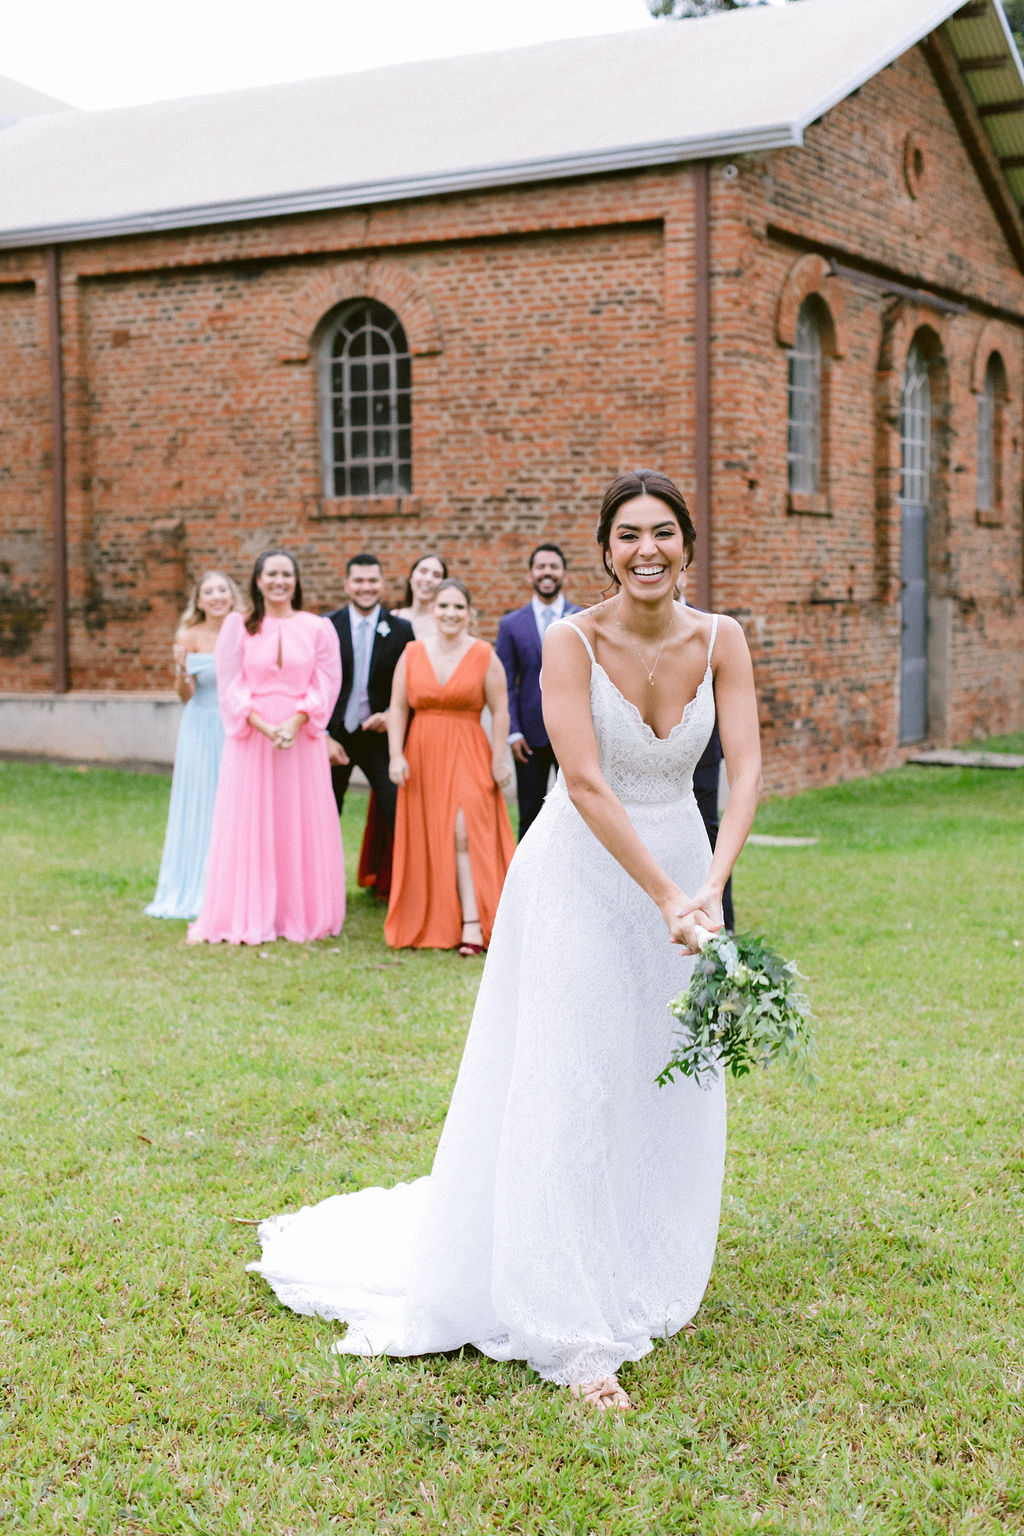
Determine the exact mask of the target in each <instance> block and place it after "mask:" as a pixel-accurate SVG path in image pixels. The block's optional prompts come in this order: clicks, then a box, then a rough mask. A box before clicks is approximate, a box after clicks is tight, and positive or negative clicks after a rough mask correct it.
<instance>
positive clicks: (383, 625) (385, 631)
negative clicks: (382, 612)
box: [377, 619, 391, 640]
mask: <svg viewBox="0 0 1024 1536" xmlns="http://www.w3.org/2000/svg"><path fill="white" fill-rule="evenodd" d="M377 633H378V635H380V637H381V639H382V640H383V639H385V638H386V637H387V636H388V635H390V633H391V625H390V624H389V623H388V622H387V620H386V619H381V621H380V623H379V624H378V625H377Z"/></svg>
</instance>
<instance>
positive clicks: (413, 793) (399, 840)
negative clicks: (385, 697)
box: [384, 640, 515, 949]
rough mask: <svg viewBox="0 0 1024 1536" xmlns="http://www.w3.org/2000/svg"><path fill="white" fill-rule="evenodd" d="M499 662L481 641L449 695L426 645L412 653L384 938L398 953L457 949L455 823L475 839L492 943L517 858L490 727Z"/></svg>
mask: <svg viewBox="0 0 1024 1536" xmlns="http://www.w3.org/2000/svg"><path fill="white" fill-rule="evenodd" d="M493 654H494V652H493V650H492V648H491V646H489V645H488V644H487V642H486V641H484V640H476V641H474V643H473V645H471V646H470V648H469V650H468V651H467V652H466V654H465V655H464V656H463V657H462V660H461V661H460V662H459V664H458V666H457V667H456V668H455V671H454V672H453V673H452V675H451V677H450V678H449V679H448V681H447V682H446V683H445V684H444V686H443V687H442V686H441V684H440V683H439V682H438V681H437V678H436V676H435V675H434V669H433V667H432V666H431V664H430V658H429V656H428V655H427V650H426V647H425V645H424V644H423V642H422V640H414V641H413V642H412V644H411V645H407V646H406V648H405V679H406V689H407V692H408V695H409V707H410V708H411V709H412V710H414V711H415V713H414V715H413V719H412V724H411V725H410V727H409V735H408V738H407V740H406V744H405V757H406V761H407V763H408V764H409V779H408V782H407V783H406V784H403V785H402V786H401V787H400V789H399V791H398V811H397V815H396V819H395V859H394V868H393V872H392V877H391V897H390V900H389V902H388V915H387V921H386V922H385V924H384V937H385V939H386V941H387V943H388V944H389V945H390V946H391V948H392V949H407V948H410V949H455V948H457V947H458V945H459V943H460V942H461V940H462V912H461V909H460V907H459V895H458V889H457V887H456V884H455V816H456V812H457V811H459V810H460V809H461V811H462V814H463V816H464V818H465V822H466V832H467V834H468V837H469V860H470V866H471V868H472V871H473V887H474V890H475V892H476V901H477V909H478V911H479V914H480V925H481V927H482V928H483V935H484V943H485V944H488V943H490V938H491V928H492V926H493V924H494V914H495V912H496V911H497V909H498V898H499V897H500V895H501V887H502V885H503V884H504V881H505V872H506V870H507V869H508V866H509V863H510V861H511V859H512V854H513V851H514V847H515V845H514V842H513V839H512V825H511V823H510V821H509V819H508V810H507V808H506V805H505V800H504V797H503V796H502V793H501V790H500V789H499V788H498V786H497V785H496V784H495V782H494V779H493V778H492V776H491V744H490V742H489V741H488V740H487V735H486V733H485V731H484V728H483V726H482V725H481V724H480V712H481V710H482V709H483V707H484V678H485V677H486V675H487V667H488V665H489V663H490V660H491V657H492V655H493Z"/></svg>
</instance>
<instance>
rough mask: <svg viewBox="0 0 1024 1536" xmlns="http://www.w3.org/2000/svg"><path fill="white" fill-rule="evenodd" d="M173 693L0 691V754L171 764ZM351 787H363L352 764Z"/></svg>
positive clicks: (177, 716) (175, 720) (176, 707)
mask: <svg viewBox="0 0 1024 1536" xmlns="http://www.w3.org/2000/svg"><path fill="white" fill-rule="evenodd" d="M184 708H185V706H184V704H183V703H182V702H181V700H180V699H179V698H178V695H177V694H176V693H84V692H83V693H0V756H4V757H23V758H35V759H39V758H43V759H47V760H49V759H52V760H53V761H54V762H72V763H108V764H110V766H111V767H129V768H131V767H137V768H157V769H159V768H166V769H170V768H171V767H172V766H173V764H174V749H175V746H176V745H177V741H178V726H179V725H180V723H181V712H182V710H183V709H184ZM349 782H350V785H351V787H352V788H353V789H364V790H365V789H369V787H370V786H369V785H368V784H367V782H366V779H365V778H364V777H363V775H362V773H361V772H360V771H359V769H358V768H354V769H353V770H352V778H351V780H350V781H349Z"/></svg>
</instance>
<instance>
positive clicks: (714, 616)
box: [573, 613, 718, 667]
mask: <svg viewBox="0 0 1024 1536" xmlns="http://www.w3.org/2000/svg"><path fill="white" fill-rule="evenodd" d="M575 627H576V626H575V625H573V628H574V629H575ZM717 634H718V614H717V613H713V614H712V615H711V639H710V640H709V641H708V666H709V667H710V665H711V652H712V651H713V650H714V648H715V636H716V635H717ZM587 649H588V650H589V649H590V647H589V646H588V647H587Z"/></svg>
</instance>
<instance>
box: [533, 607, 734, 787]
mask: <svg viewBox="0 0 1024 1536" xmlns="http://www.w3.org/2000/svg"><path fill="white" fill-rule="evenodd" d="M559 622H560V623H562V624H567V625H568V626H569V628H570V629H574V630H575V631H576V633H577V635H579V637H580V639H581V640H582V642H583V644H584V645H585V646H586V648H587V654H588V655H589V657H590V664H591V671H590V707H591V711H592V713H593V717H594V731H595V734H596V736H597V751H598V760H599V762H600V764H601V772H602V774H603V775H604V778H605V781H606V783H607V784H608V787H609V788H610V789H611V791H612V793H613V794H615V795H617V796H618V798H619V799H620V800H621V801H622V803H623V804H624V805H650V804H662V803H664V802H666V801H671V800H679V799H681V798H682V797H683V796H684V795H686V794H688V793H689V791H690V788H691V785H692V783H693V770H694V768H695V767H696V766H697V763H698V761H699V760H700V756H701V753H702V752H703V751H704V748H705V747H706V746H707V744H708V741H709V739H710V736H711V732H712V729H713V727H714V724H715V693H714V688H713V687H712V674H711V653H712V651H713V650H714V648H715V636H716V634H717V633H718V615H717V614H715V615H714V616H713V617H712V620H711V639H710V642H709V644H708V660H707V667H706V669H705V672H704V676H703V678H702V679H701V682H700V685H699V687H698V689H697V692H696V694H695V695H694V697H693V698H692V699H691V700H690V702H689V703H688V704H687V706H686V708H685V710H684V711H683V714H682V717H681V719H680V720H679V722H678V723H677V724H676V725H675V726H673V728H672V730H671V731H670V732H669V734H668V736H666V737H665V738H664V739H662V738H661V737H659V736H656V735H655V734H654V732H653V731H652V730H651V727H650V726H649V725H648V724H647V722H646V721H645V720H644V719H643V718H642V716H641V714H640V711H639V710H638V709H637V707H636V705H635V704H633V703H631V702H630V700H629V699H627V698H626V697H625V695H624V694H622V693H620V692H619V690H618V688H616V686H615V684H614V683H613V682H612V680H611V678H610V677H609V676H608V674H607V672H606V671H605V670H604V668H603V667H602V665H601V663H600V662H599V661H598V660H597V659H596V657H595V656H594V652H593V649H592V648H591V645H590V641H589V640H588V639H587V637H586V635H585V634H584V633H583V631H582V629H580V627H579V625H578V624H574V623H573V621H572V620H571V619H561V620H559Z"/></svg>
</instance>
